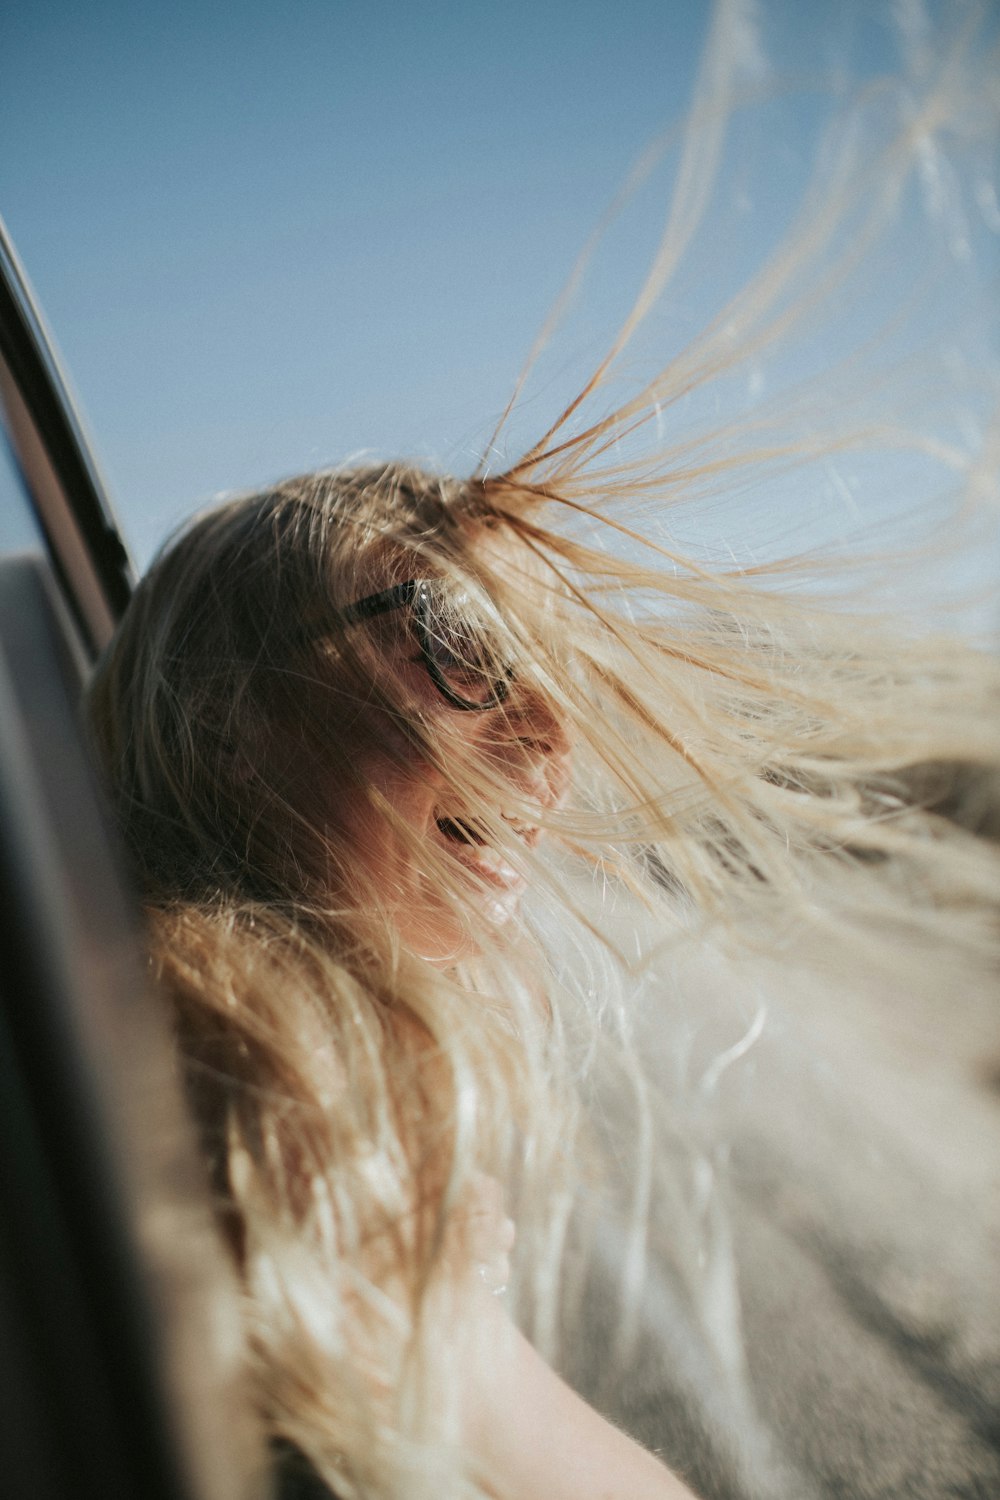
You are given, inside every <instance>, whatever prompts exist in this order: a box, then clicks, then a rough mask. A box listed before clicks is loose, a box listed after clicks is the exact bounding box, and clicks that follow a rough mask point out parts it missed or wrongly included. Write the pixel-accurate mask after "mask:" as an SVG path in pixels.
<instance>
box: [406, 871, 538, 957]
mask: <svg viewBox="0 0 1000 1500" xmlns="http://www.w3.org/2000/svg"><path fill="white" fill-rule="evenodd" d="M523 893H524V890H523V883H522V882H518V883H517V885H516V886H515V885H508V886H498V887H492V886H491V887H489V888H488V889H486V890H477V891H476V893H475V895H474V896H473V897H472V898H471V899H470V902H469V909H468V916H467V919H466V920H465V921H460V920H459V919H458V918H456V917H455V916H454V914H453V913H452V912H450V911H440V912H429V911H425V912H420V911H416V910H414V909H412V908H411V909H409V910H408V911H407V912H406V913H405V914H403V915H402V916H401V919H400V920H399V921H398V922H397V931H398V932H399V936H400V938H401V939H402V941H403V943H404V945H405V946H406V947H407V948H409V950H410V952H411V953H415V954H416V955H417V957H418V958H423V959H425V960H426V961H427V963H430V964H434V965H435V966H436V967H438V968H447V967H449V966H450V965H452V964H457V963H460V962H462V960H463V959H469V958H476V957H478V956H479V955H480V954H482V952H483V950H484V949H485V948H487V947H489V946H490V943H491V941H495V939H496V937H497V936H498V934H500V933H502V932H503V931H504V930H505V929H507V928H509V927H510V926H511V925H512V924H513V922H514V920H515V918H516V917H517V914H518V912H519V910H520V907H521V897H522V895H523Z"/></svg>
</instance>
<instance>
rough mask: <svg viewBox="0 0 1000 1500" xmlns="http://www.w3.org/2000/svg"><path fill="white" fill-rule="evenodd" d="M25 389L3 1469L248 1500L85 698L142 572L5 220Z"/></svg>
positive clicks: (257, 1461)
mask: <svg viewBox="0 0 1000 1500" xmlns="http://www.w3.org/2000/svg"><path fill="white" fill-rule="evenodd" d="M0 394H2V406H3V415H4V429H5V437H6V443H7V448H8V453H7V458H8V459H9V463H7V464H6V465H5V466H4V468H3V473H2V475H0V482H2V484H3V488H4V498H3V506H4V510H5V513H6V514H5V532H4V541H5V545H4V548H3V555H2V556H0V899H2V906H3V921H2V924H0V934H2V936H0V1110H2V1112H3V1124H2V1128H0V1194H2V1201H3V1204H4V1211H3V1213H2V1215H0V1347H2V1348H3V1351H4V1354H3V1360H2V1364H0V1451H2V1452H3V1454H4V1464H5V1472H4V1475H3V1484H2V1488H3V1491H4V1493H5V1494H8V1495H10V1496H12V1497H14V1496H17V1497H21V1496H25V1497H27V1496H31V1497H33V1500H55V1497H66V1496H70V1495H72V1496H74V1497H75V1500H85V1497H87V1500H89V1497H94V1500H97V1497H98V1496H100V1497H101V1500H112V1497H119V1496H121V1497H125V1496H130V1497H135V1496H140V1495H141V1496H143V1497H148V1500H182V1497H183V1500H238V1497H243V1496H247V1495H250V1494H255V1493H260V1482H261V1476H262V1475H263V1473H264V1464H263V1462H262V1461H261V1456H260V1452H259V1449H258V1447H257V1445H256V1441H255V1433H254V1428H253V1421H252V1416H251V1413H250V1410H249V1405H248V1402H247V1400H246V1397H245V1392H244V1390H243V1387H242V1374H241V1369H242V1362H241V1349H240V1343H239V1334H238V1319H237V1309H236V1300H235V1296H236V1294H235V1286H234V1284H233V1282H232V1279H231V1276H230V1272H229V1268H228V1265H227V1262H226V1259H225V1257H224V1255H223V1253H222V1250H221V1247H220V1245H219V1244H218V1241H217V1239H216V1235H215V1232H214V1229H213V1226H212V1220H211V1213H210V1205H209V1201H208V1195H207V1190H206V1186H205V1184H204V1181H203V1177H202V1174H201V1171H200V1168H199V1165H198V1162H197V1157H196V1153H195V1150H194V1146H193V1139H192V1137H191V1134H190V1131H189V1128H188V1122H187V1118H186V1113H185V1110H184V1106H183V1102H182V1099H181V1097H180V1091H179V1088H178V1084H177V1080H176V1077H175V1073H174V1068H173V1064H172V1057H171V1048H170V1044H169V1039H168V1037H167V1035H166V1031H165V1027H164V1022H163V1018H162V1016H161V1014H160V1012H159V1008H158V1007H157V1005H156V1002H155V999H154V997H153V995H152V993H151V990H150V986H149V982H148V979H147V976H146V974H145V972H144V965H143V962H142V959H141V944H140V942H139V934H140V926H139V922H140V918H139V914H138V910H137V906H136V903H135V900H134V898H133V895H132V893H131V891H130V888H129V881H128V878H127V875H126V874H125V873H124V870H123V864H122V860H121V856H120V853H119V850H118V849H117V847H116V844H115V840H114V837H113V835H112V833H111V830H110V827H109V824H108V822H107V819H106V817H105V815H104V812H103V809H102V805H101V797H100V792H99V788H98V786H97V784H96V782H95V779H94V776H93V773H92V770H91V766H90V761H89V757H88V754H87V749H86V744H85V738H84V734H83V730H82V725H81V720H80V712H79V703H80V695H81V687H82V683H83V680H84V674H85V673H86V671H87V669H88V666H89V665H90V664H91V663H92V662H93V660H94V659H95V657H96V654H97V653H98V651H99V650H100V648H101V646H102V645H103V644H104V642H105V641H106V640H107V639H108V636H109V635H110V633H111V630H112V629H113V627H114V622H115V620H116V618H117V616H118V613H119V612H120V610H121V608H122V607H123V605H124V603H125V602H126V600H127V598H128V594H129V590H130V588H131V585H132V579H133V572H132V567H131V563H130V561H129V557H128V554H127V551H126V549H125V547H124V545H123V543H122V541H121V539H120V536H119V533H118V529H117V527H116V525H115V522H114V519H113V516H112V514H111V511H110V508H109V506H108V503H107V500H106V498H105V495H104V492H103V489H102V485H101V481H100V477H99V475H98V473H97V470H96V467H95V465H94V462H93V460H92V458H91V456H90V454H89V452H88V449H87V445H86V441H85V439H84V437H83V435H82V431H81V427H80V423H79V421H78V419H77V417H76V415H75V413H74V408H73V404H72V401H71V399H70V397H69V395H68V393H67V389H66V385H65V382H64V380H63V378H62V376H61V374H60V371H59V366H58V362H57V360H56V357H55V355H54V353H53V350H52V346H51V343H50V341H49V339H48V338H47V336H46V334H45V331H44V329H43V327H42V324H41V320H40V318H39V315H38V313H37V311H36V308H35V306H34V303H33V300H32V297H31V293H30V290H29V288H28V286H27V283H26V280H25V278H24V275H23V273H22V271H21V269H20V267H19V265H18V262H17V258H16V256H15V254H14V251H13V249H12V247H11V245H10V243H9V240H8V238H7V235H6V233H5V232H4V231H3V229H2V226H0ZM8 516H9V517H11V518H15V516H16V519H14V520H12V521H10V522H8V520H7V517H8ZM8 531H12V534H13V539H14V540H13V542H12V544H11V545H7V544H6V543H7V532H8ZM22 543H24V545H22ZM151 1127H153V1128H151Z"/></svg>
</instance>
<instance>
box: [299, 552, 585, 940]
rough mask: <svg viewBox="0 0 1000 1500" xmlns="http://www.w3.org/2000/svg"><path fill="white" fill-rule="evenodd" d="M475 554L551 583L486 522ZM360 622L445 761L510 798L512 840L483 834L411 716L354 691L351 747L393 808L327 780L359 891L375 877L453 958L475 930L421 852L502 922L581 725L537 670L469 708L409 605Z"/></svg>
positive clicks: (511, 909) (404, 918)
mask: <svg viewBox="0 0 1000 1500" xmlns="http://www.w3.org/2000/svg"><path fill="white" fill-rule="evenodd" d="M475 552H476V555H477V559H478V560H480V561H481V562H482V563H484V564H485V565H486V567H487V568H488V569H489V570H490V571H492V572H493V573H494V574H496V575H499V576H500V577H502V578H503V579H504V580H505V581H506V582H509V583H510V585H511V586H512V587H514V588H517V589H519V590H521V591H523V590H524V589H526V588H532V587H533V588H535V589H539V590H540V589H541V588H542V586H543V576H542V571H541V570H542V569H543V568H544V564H541V563H540V562H539V561H538V559H536V558H535V556H534V555H533V554H532V553H531V551H530V550H529V549H528V548H527V547H526V546H525V545H524V544H523V543H522V542H520V541H519V540H517V539H516V538H515V537H513V536H511V535H510V534H509V533H506V532H502V531H488V530H486V529H485V528H483V530H482V532H481V535H480V537H479V538H478V539H477V543H476V547H475ZM388 573H389V568H388V565H387V567H386V576H384V577H382V578H379V577H378V576H377V575H374V576H373V582H372V591H373V592H378V591H379V590H380V589H383V588H385V587H386V583H387V582H391V581H392V580H391V579H389V578H388ZM397 576H398V575H397ZM352 629H354V630H358V631H365V632H366V634H367V639H366V641H365V642H364V648H365V649H364V652H363V658H364V660H365V661H366V662H371V663H372V667H373V670H379V671H384V672H385V673H386V680H387V681H389V682H391V684H392V692H393V697H394V698H396V699H397V700H398V701H399V702H400V703H401V704H402V706H403V708H404V711H405V712H406V714H407V716H412V717H413V719H414V721H415V722H419V724H420V726H421V729H422V730H423V731H424V732H425V733H426V735H427V737H428V738H429V740H430V741H431V742H432V743H434V744H435V745H438V746H440V747H441V758H442V763H443V764H444V765H447V766H454V767H455V768H458V767H460V766H462V765H469V764H470V763H471V764H472V765H473V766H474V767H475V768H478V769H479V770H480V771H483V772H485V773H486V775H487V776H488V778H489V782H488V784H489V785H491V786H496V789H497V790H496V797H497V804H498V805H496V806H491V808H490V811H491V813H492V814H493V815H494V817H495V818H496V819H499V820H502V828H503V830H504V833H505V834H506V835H507V837H506V838H505V840H504V842H505V843H506V844H507V845H508V849H507V851H506V852H505V851H504V850H501V849H500V848H499V847H497V846H496V845H495V844H493V843H490V842H486V841H484V840H483V839H482V838H481V837H480V836H479V834H478V832H475V833H474V832H473V830H472V829H471V828H470V826H469V824H468V822H466V821H464V819H465V818H467V817H468V816H469V815H470V810H469V808H468V807H463V806H460V805H456V800H457V795H458V794H456V792H455V790H454V789H453V788H452V786H451V785H450V782H449V778H448V776H447V775H446V774H445V772H444V771H442V770H439V769H438V768H437V767H436V766H435V765H433V764H431V763H430V761H429V760H427V759H425V758H423V757H422V755H421V754H420V752H419V751H418V750H417V749H416V748H415V747H414V745H413V744H412V742H411V741H410V740H409V739H408V738H407V736H406V735H405V733H403V732H401V730H400V727H399V724H398V721H397V720H396V719H394V717H393V716H392V715H391V714H390V713H388V712H387V711H386V710H385V709H383V708H381V707H379V706H378V705H377V704H376V703H375V702H374V701H372V700H369V701H368V702H365V701H364V698H363V696H362V695H361V694H359V695H357V696H356V697H353V709H352V711H351V713H350V715H349V719H350V727H349V730H348V733H349V736H350V738H349V742H348V748H349V750H351V751H352V753H353V754H355V755H356V757H357V758H358V759H357V761H356V768H357V770H358V771H359V772H360V773H361V775H362V776H363V778H364V780H365V781H366V782H367V784H368V786H369V787H370V788H371V789H372V790H373V792H374V794H375V799H376V801H384V804H385V805H386V806H387V807H388V809H389V810H390V816H388V817H387V816H385V814H384V813H383V814H380V813H379V811H378V809H377V807H376V806H373V805H372V804H371V802H370V801H369V800H368V799H366V798H363V797H360V796H359V795H358V792H357V790H356V788H354V787H351V786H348V785H346V784H343V783H341V784H340V785H335V786H332V787H328V788H327V795H326V798H325V801H326V803H327V807H328V809H329V816H330V818H331V819H332V821H333V822H334V823H335V824H336V825H337V826H338V828H339V830H340V831H341V833H342V835H346V838H347V840H348V842H349V844H350V845H351V846H352V857H353V859H354V861H355V865H354V871H353V873H354V876H355V877H356V889H357V891H358V893H359V894H360V893H362V892H363V891H364V889H365V887H366V886H367V887H368V888H369V889H372V888H374V891H375V892H376V893H377V895H378V897H379V900H380V901H381V902H383V903H384V904H385V906H386V908H387V909H388V910H389V912H390V913H391V920H392V922H393V924H394V926H395V928H396V930H397V932H398V934H399V936H400V938H401V939H402V941H403V943H404V944H405V945H406V946H407V947H408V948H409V949H411V951H413V952H415V953H417V954H419V955H420V956H421V957H423V958H426V959H429V960H430V961H432V962H434V963H447V962H449V961H451V960H454V959H456V958H459V957H461V956H462V955H463V953H466V954H467V953H468V951H469V947H470V939H469V934H468V929H467V927H465V926H463V924H462V923H461V921H460V919H459V918H458V916H457V913H456V911H455V906H454V903H453V901H451V900H449V899H448V897H447V895H446V894H445V892H444V889H443V885H444V882H442V881H441V880H440V879H437V880H435V878H434V877H433V875H432V874H431V873H429V872H432V871H433V870H434V860H433V859H431V860H429V861H427V860H424V859H421V858H420V854H421V852H422V851H423V850H426V851H427V852H428V854H436V855H437V856H438V859H439V861H443V862H444V863H443V868H444V869H445V870H446V871H447V872H448V873H449V874H450V875H451V876H452V877H453V883H457V885H458V887H459V890H460V893H461V897H462V905H463V906H464V907H465V909H466V910H467V911H468V910H470V909H471V911H472V913H473V916H474V918H475V919H476V920H477V924H478V919H479V918H481V919H482V923H483V924H484V926H485V927H486V928H487V929H488V928H489V927H492V928H494V929H496V928H498V927H502V926H503V925H505V924H506V923H507V922H509V921H510V920H511V918H513V917H514V916H515V914H516V912H517V909H518V906H519V904H520V900H521V896H522V894H523V892H524V889H525V884H526V881H525V877H524V874H523V871H520V870H518V869H516V868H515V867H514V863H513V862H512V859H511V855H510V850H511V849H513V850H514V851H515V853H514V859H515V860H516V858H517V853H518V852H520V851H521V850H525V851H526V850H528V849H530V848H532V847H534V845H535V844H536V843H537V842H538V839H539V837H540V829H539V826H538V823H539V818H541V817H543V816H544V813H545V812H546V811H548V810H550V809H552V808H553V807H555V806H556V805H557V803H558V802H559V801H560V799H561V798H562V796H563V794H564V792H565V790H566V786H567V783H568V780H569V773H570V741H569V736H568V733H567V729H566V726H565V724H564V723H563V722H562V721H561V719H560V718H559V717H558V716H557V715H556V713H555V712H554V711H553V709H552V706H551V704H550V702H549V701H548V699H547V698H546V696H545V695H544V693H543V692H542V691H541V690H540V688H539V687H538V686H537V685H536V684H534V683H533V682H532V680H531V677H530V674H529V673H520V674H514V675H513V676H512V677H511V678H510V679H509V680H508V679H507V678H506V677H504V678H503V683H502V687H501V692H503V693H504V694H505V696H504V697H503V700H502V702H500V703H498V704H496V705H494V706H492V707H488V708H486V709H483V710H479V711H468V710H463V709H461V708H459V707H457V706H456V705H455V704H453V703H451V702H449V701H448V699H447V698H446V696H445V695H444V694H443V693H442V691H441V690H440V687H439V686H438V685H436V684H435V681H434V679H433V677H432V675H431V673H430V672H429V671H428V667H427V661H426V658H425V655H424V654H423V653H422V651H421V644H420V636H419V630H418V628H417V627H416V624H415V618H414V610H413V608H412V607H410V606H404V607H402V608H400V609H394V610H391V611H387V612H386V613H385V614H381V615H379V616H378V617H377V618H376V619H373V620H372V621H371V622H361V623H358V624H356V625H354V626H352ZM343 729H344V725H341V730H342V732H343ZM491 802H492V797H491ZM394 825H395V826H394ZM479 826H480V827H481V826H482V825H479ZM437 868H438V869H439V870H440V869H441V868H442V865H441V864H440V863H438V866H437Z"/></svg>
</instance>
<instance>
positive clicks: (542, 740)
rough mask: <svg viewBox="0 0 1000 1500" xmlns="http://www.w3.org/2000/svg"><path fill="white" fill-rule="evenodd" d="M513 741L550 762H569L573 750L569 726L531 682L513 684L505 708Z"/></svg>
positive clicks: (551, 703)
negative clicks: (567, 760)
mask: <svg viewBox="0 0 1000 1500" xmlns="http://www.w3.org/2000/svg"><path fill="white" fill-rule="evenodd" d="M505 707H506V709H507V713H506V722H507V726H508V729H509V732H510V735H511V738H512V739H513V740H515V741H517V743H518V744H520V745H523V746H524V747H525V748H526V749H530V750H533V751H534V752H535V753H536V754H540V755H543V756H545V758H546V759H550V760H566V759H568V758H569V755H570V752H571V751H572V748H573V738H572V735H571V733H570V728H569V724H568V723H567V721H566V719H565V717H564V716H563V714H561V713H560V711H559V709H558V708H557V707H556V705H555V704H554V703H553V702H552V700H551V698H550V697H549V696H548V694H547V693H545V692H543V691H542V690H541V688H539V687H536V686H534V685H533V684H532V683H530V682H525V681H523V680H520V681H517V682H515V683H514V685H513V688H512V691H511V693H510V697H509V698H508V700H507V703H506V705H505Z"/></svg>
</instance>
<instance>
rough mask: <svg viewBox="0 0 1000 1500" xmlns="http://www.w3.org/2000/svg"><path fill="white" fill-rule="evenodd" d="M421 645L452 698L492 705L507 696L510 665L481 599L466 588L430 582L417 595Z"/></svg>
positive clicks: (464, 703) (463, 703)
mask: <svg viewBox="0 0 1000 1500" xmlns="http://www.w3.org/2000/svg"><path fill="white" fill-rule="evenodd" d="M417 609H418V619H419V622H420V630H421V646H422V648H423V651H424V655H425V657H426V659H427V665H428V667H429V669H430V672H431V675H432V676H433V678H434V680H435V682H436V683H437V685H438V687H440V688H442V689H443V690H444V692H445V696H446V697H448V698H449V699H450V700H451V701H452V702H453V703H458V704H460V705H461V706H463V707H467V708H490V707H492V705H493V704H495V703H500V702H502V700H503V699H504V698H505V697H506V694H507V684H508V682H509V681H510V677H511V669H510V666H509V664H508V662H507V661H506V660H505V658H504V655H503V652H502V651H501V649H500V645H499V641H498V631H497V626H496V625H491V623H490V620H489V619H488V617H487V615H486V612H485V605H484V606H482V607H480V606H477V604H476V601H475V600H474V599H473V598H472V597H471V596H470V595H468V594H466V593H464V592H463V593H456V594H454V595H450V594H449V593H448V592H447V591H446V590H444V589H438V588H434V587H433V586H430V585H425V586H422V587H421V590H420V594H419V596H418V600H417Z"/></svg>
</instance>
